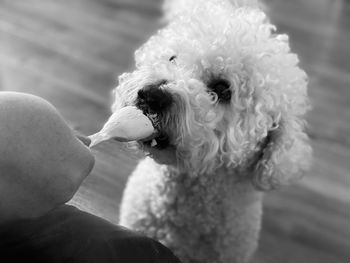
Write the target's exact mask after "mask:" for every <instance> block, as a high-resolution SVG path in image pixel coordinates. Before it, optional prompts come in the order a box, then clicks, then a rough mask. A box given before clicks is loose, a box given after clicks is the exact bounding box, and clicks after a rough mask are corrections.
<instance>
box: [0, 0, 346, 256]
mask: <svg viewBox="0 0 350 263" xmlns="http://www.w3.org/2000/svg"><path fill="white" fill-rule="evenodd" d="M266 2H267V4H268V6H269V8H270V12H271V17H272V20H273V21H274V22H275V23H276V24H277V25H278V29H279V31H280V32H287V33H288V34H289V35H290V38H291V43H292V48H293V50H294V51H296V52H297V53H298V54H299V55H300V58H301V63H302V65H303V67H304V68H305V69H306V70H307V72H308V73H309V74H310V96H311V99H312V102H313V105H314V109H313V111H312V112H311V114H310V115H309V118H308V119H309V123H310V128H309V133H310V136H311V138H312V143H313V147H314V151H315V161H314V166H313V169H312V170H311V171H310V173H309V174H308V175H307V177H305V178H304V179H303V180H302V181H301V182H300V183H299V184H298V185H296V186H293V187H289V188H285V189H282V190H281V191H277V192H273V193H269V194H268V195H267V197H266V202H265V215H264V221H263V231H262V237H261V245H260V248H259V251H258V253H257V255H256V257H255V260H254V262H255V263H259V262H260V263H294V262H295V263H300V262H308V263H313V262H317V263H333V262H341V263H347V262H350V44H349V43H350V2H349V1H342V0H289V1H280V0H267V1H266ZM160 15H161V12H160V0H66V1H63V0H61V1H55V0H0V90H13V91H22V92H29V93H33V94H36V95H39V96H42V97H44V98H46V99H48V100H49V101H50V102H51V103H53V104H54V105H55V106H56V107H57V108H58V109H59V110H60V112H61V113H62V114H63V116H64V117H65V118H66V120H67V121H68V122H69V124H70V125H71V126H72V127H73V128H74V129H77V130H78V131H80V132H82V133H85V134H91V133H93V132H95V131H97V130H98V129H99V128H100V127H101V125H102V123H103V122H104V121H105V120H106V118H107V117H108V115H109V105H110V91H111V89H112V88H113V87H114V86H115V85H116V83H117V81H116V79H117V76H118V75H119V74H120V73H122V72H124V71H126V70H129V69H131V68H132V64H133V51H134V50H135V49H136V48H137V47H138V46H139V45H140V44H141V43H143V42H144V41H145V40H146V39H147V37H148V36H150V35H151V34H152V33H154V32H155V31H156V30H157V28H158V26H159V24H158V22H157V19H158V18H159V17H160ZM95 154H96V156H97V157H96V158H97V162H96V167H95V168H94V170H93V173H92V175H91V176H90V177H89V178H88V179H87V180H86V181H85V183H84V185H83V186H82V187H81V189H80V191H79V192H78V193H77V195H76V196H75V198H74V200H73V203H74V204H76V205H78V206H79V207H81V208H83V209H85V210H87V211H90V212H93V213H95V214H98V215H101V216H103V217H105V218H106V219H108V220H110V221H112V222H116V219H117V217H118V216H117V214H118V206H119V201H120V196H121V193H122V190H123V187H124V184H125V181H126V178H127V176H128V174H129V173H130V172H131V170H132V169H133V167H134V165H135V163H136V161H137V157H135V156H134V155H133V154H132V153H130V152H129V151H128V150H126V149H124V148H122V147H121V146H120V145H113V144H108V145H106V147H105V148H104V149H102V148H98V149H97V150H96V151H95Z"/></svg>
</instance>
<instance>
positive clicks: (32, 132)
mask: <svg viewBox="0 0 350 263" xmlns="http://www.w3.org/2000/svg"><path fill="white" fill-rule="evenodd" d="M0 123H1V125H0V200H1V202H0V223H1V222H6V221H10V220H14V219H22V218H32V217H37V216H40V215H42V214H44V213H46V212H47V211H49V210H51V209H53V208H55V207H57V206H58V205H60V204H63V203H65V202H67V201H68V200H70V199H71V197H72V196H73V195H74V194H75V192H76V191H77V189H78V188H79V186H80V184H81V182H82V181H83V180H84V178H85V177H86V176H87V175H88V174H89V173H90V171H91V169H92V168H93V165H94V157H93V155H92V154H91V152H90V150H89V149H88V147H86V145H84V144H83V143H82V142H81V140H79V139H77V137H76V136H75V135H74V133H73V131H72V130H71V129H70V128H69V127H68V125H67V124H66V122H65V121H64V120H63V118H62V117H61V116H60V114H59V113H58V112H57V110H56V109H55V108H54V107H53V106H52V105H51V104H49V103H48V102H47V101H45V100H44V99H41V98H38V97H35V96H32V95H27V94H23V93H14V92H1V93H0ZM82 141H85V144H88V143H89V141H88V140H82Z"/></svg>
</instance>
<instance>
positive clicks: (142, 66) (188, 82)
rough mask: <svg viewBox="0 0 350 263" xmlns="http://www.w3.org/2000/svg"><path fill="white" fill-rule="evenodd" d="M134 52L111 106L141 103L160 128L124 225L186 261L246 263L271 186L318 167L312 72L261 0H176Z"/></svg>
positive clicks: (135, 178)
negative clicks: (311, 121)
mask: <svg viewBox="0 0 350 263" xmlns="http://www.w3.org/2000/svg"><path fill="white" fill-rule="evenodd" d="M165 7H166V8H165V9H166V10H167V11H168V13H167V17H168V18H169V23H168V24H167V25H166V26H165V27H164V28H163V29H161V30H160V31H159V32H158V33H157V34H156V35H154V36H152V37H151V38H150V39H149V40H148V42H146V43H145V44H144V45H143V46H142V47H141V48H140V49H139V50H137V51H136V53H135V57H136V69H135V71H134V72H132V73H125V74H123V75H122V76H121V77H120V78H119V86H118V87H117V88H116V89H115V103H114V105H113V111H117V110H119V109H121V108H122V107H125V106H130V105H131V106H136V107H138V108H139V109H141V110H142V111H143V113H144V114H146V115H147V116H149V117H150V118H151V119H152V120H153V121H154V125H155V126H156V127H157V129H158V131H159V134H158V136H157V137H156V138H155V139H153V140H149V141H143V142H141V141H140V142H138V145H139V146H140V148H141V149H143V150H144V151H145V152H146V153H148V157H146V158H145V159H144V160H142V161H141V162H140V163H139V164H138V166H137V168H136V169H135V171H134V172H133V174H132V175H131V176H130V178H129V180H128V183H127V186H126V189H125V192H124V195H123V200H122V203H121V212H120V223H121V224H122V225H124V226H126V227H129V228H132V229H135V230H139V231H142V232H143V233H145V234H146V235H148V236H150V237H153V238H156V239H158V240H160V241H161V242H162V243H163V244H165V245H166V246H168V247H169V248H171V249H172V250H173V251H174V252H175V254H177V255H178V256H179V258H180V259H181V260H182V261H183V262H185V263H189V262H192V263H193V262H201V263H203V262H208V263H215V262H220V263H223V262H225V263H228V262H230V263H242V262H247V261H248V260H249V258H250V257H251V255H252V254H253V252H254V250H255V249H256V247H257V243H258V242H257V241H258V236H259V230H260V224H261V216H262V197H263V191H262V190H268V189H272V188H276V187H278V186H280V185H284V184H286V183H288V182H290V181H291V180H294V179H296V178H299V177H300V176H301V175H302V174H303V172H304V171H306V170H307V169H308V167H309V164H310V158H311V148H310V145H309V141H308V137H307V135H306V133H305V132H304V126H305V121H304V115H305V113H306V112H307V110H308V109H309V101H308V96H307V76H306V74H305V72H304V71H303V70H302V69H300V68H299V66H298V58H297V56H296V55H295V54H293V53H291V51H290V47H289V44H288V37H287V36H286V35H281V34H277V33H276V32H275V26H274V25H272V24H270V22H269V20H268V19H267V18H266V15H265V14H264V11H262V9H261V8H260V6H259V4H258V3H257V1H252V0H251V1H247V0H246V1H244V0H241V1H237V0H236V1H234V0H233V1H229V0H206V1H205V0H192V1H190V0H178V1H169V2H168V3H166V5H165Z"/></svg>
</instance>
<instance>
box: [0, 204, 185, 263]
mask: <svg viewBox="0 0 350 263" xmlns="http://www.w3.org/2000/svg"><path fill="white" fill-rule="evenodd" d="M24 260H25V261H24ZM0 262H3V263H6V262H50V263H51V262H52V263H55V262H60V263H61V262H84V263H85V262H86V263H89V262H91V263H92V262H94V263H95V262H96V263H105V262H106V263H107V262H108V263H109V262H114V263H119V262H120V263H121V262H123V263H129V262H130V263H134V262H138V263H166V262H169V263H180V261H179V260H178V259H177V258H176V257H175V256H174V255H173V254H172V252H171V251H170V250H169V249H168V248H166V247H165V246H163V245H161V244H160V243H159V242H157V241H155V240H153V239H150V238H147V237H144V236H142V235H140V234H137V233H135V232H132V231H130V230H127V229H126V228H123V227H120V226H116V225H113V224H111V223H109V222H108V221H106V220H103V219H101V218H99V217H96V216H94V215H91V214H89V213H86V212H83V211H80V210H78V209H77V208H75V207H73V206H68V205H64V206H62V207H60V208H57V209H55V210H53V211H51V212H50V213H48V214H47V215H45V216H42V217H40V218H37V219H32V220H23V221H18V222H12V223H11V224H7V225H6V226H1V227H0Z"/></svg>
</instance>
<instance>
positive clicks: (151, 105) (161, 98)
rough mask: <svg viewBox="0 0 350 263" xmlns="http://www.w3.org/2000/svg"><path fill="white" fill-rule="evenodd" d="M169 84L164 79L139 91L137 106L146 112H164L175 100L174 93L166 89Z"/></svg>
mask: <svg viewBox="0 0 350 263" xmlns="http://www.w3.org/2000/svg"><path fill="white" fill-rule="evenodd" d="M166 84H167V81H166V80H162V81H160V82H158V83H155V84H149V85H147V86H145V87H143V88H142V89H140V90H139V91H138V93H137V99H136V107H138V108H139V109H140V110H142V111H143V112H145V113H150V114H153V113H157V114H159V113H162V112H164V111H166V110H167V109H169V107H170V106H171V104H172V102H173V97H172V95H171V94H170V93H169V92H168V91H167V90H166V89H164V86H165V85H166Z"/></svg>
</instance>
